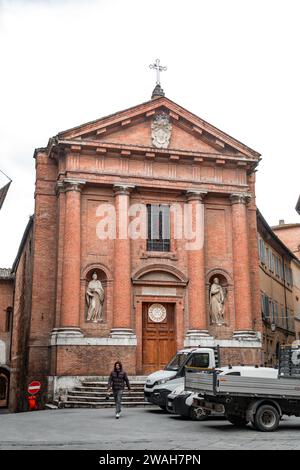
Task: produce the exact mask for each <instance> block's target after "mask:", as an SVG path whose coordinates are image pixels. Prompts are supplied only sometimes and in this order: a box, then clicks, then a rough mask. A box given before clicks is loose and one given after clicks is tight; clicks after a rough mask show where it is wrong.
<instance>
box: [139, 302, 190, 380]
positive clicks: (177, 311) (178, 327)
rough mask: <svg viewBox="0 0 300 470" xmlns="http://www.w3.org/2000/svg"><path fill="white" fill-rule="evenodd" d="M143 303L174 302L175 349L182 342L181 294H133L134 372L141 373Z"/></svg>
mask: <svg viewBox="0 0 300 470" xmlns="http://www.w3.org/2000/svg"><path fill="white" fill-rule="evenodd" d="M143 303H153V304H154V303H161V304H164V303H166V304H174V316H175V319H174V320H175V322H174V324H175V342H176V349H177V350H178V349H182V348H183V342H184V301H183V296H174V297H173V296H172V297H164V296H154V295H153V296H152V295H147V296H144V295H136V296H135V302H134V305H135V331H136V336H137V348H136V373H137V374H138V375H143V362H142V361H143Z"/></svg>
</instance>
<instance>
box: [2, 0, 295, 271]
mask: <svg viewBox="0 0 300 470" xmlns="http://www.w3.org/2000/svg"><path fill="white" fill-rule="evenodd" d="M299 18H300V2H299V0H285V1H278V0H249V1H248V0H243V1H241V0H209V1H208V0H206V1H204V0H185V1H183V0H85V1H84V0H0V60H1V62H0V64H1V74H0V107H1V108H0V109H1V111H0V169H1V170H3V171H5V172H6V173H7V174H8V175H9V176H10V177H11V178H12V179H13V183H12V185H11V188H10V191H9V193H8V196H7V199H6V201H5V203H4V205H3V208H2V210H1V211H0V224H1V225H0V226H1V232H0V266H1V267H9V266H11V264H12V262H13V260H14V258H15V255H16V253H17V249H18V246H19V243H20V240H21V237H22V234H23V231H24V229H25V226H26V223H27V221H28V217H29V215H30V214H32V213H33V208H34V199H33V192H34V179H35V170H34V160H33V152H34V149H35V148H36V147H43V146H45V145H46V144H47V142H48V138H49V137H51V136H53V135H56V134H57V133H58V132H59V131H62V130H64V129H68V128H70V127H73V126H76V125H79V124H82V123H84V122H87V121H90V120H94V119H97V118H100V117H101V116H105V115H107V114H111V113H113V112H115V111H119V110H122V109H125V108H127V107H130V106H134V105H136V104H138V103H142V102H144V101H147V100H148V99H150V97H151V92H152V89H153V88H154V85H155V73H154V72H153V71H151V70H150V69H149V64H150V63H152V62H153V61H154V60H155V59H156V58H160V59H161V63H162V64H163V65H167V67H168V70H167V72H164V73H163V74H162V86H163V89H164V90H165V93H166V96H167V97H168V98H170V99H171V100H173V101H175V102H176V103H178V104H180V105H182V106H183V107H185V108H187V109H188V110H190V111H191V112H193V113H195V114H197V115H198V116H200V117H201V118H203V119H205V120H207V121H208V122H210V123H211V124H213V125H215V126H216V127H218V128H220V129H222V130H223V131H225V132H227V133H228V134H230V135H232V136H233V137H235V138H236V139H238V140H240V141H242V142H243V143H245V144H246V145H248V146H250V147H252V148H253V149H255V150H257V151H258V152H260V153H261V154H262V157H263V160H262V161H261V163H260V165H259V167H258V172H257V204H258V207H259V209H260V210H261V212H262V213H263V215H264V216H265V218H266V219H267V221H268V222H269V224H270V225H273V224H277V222H278V220H279V219H285V221H286V222H300V218H299V216H298V214H297V213H296V211H295V205H296V202H297V199H298V196H299V194H300V184H299V176H300V171H299V170H300V165H299V147H298V144H297V142H298V139H299V125H300V123H299V112H300V98H299V88H300V67H299V62H300V57H299V46H300V28H299ZM2 183H3V184H4V183H5V178H4V177H2V176H1V175H0V184H1V185H2Z"/></svg>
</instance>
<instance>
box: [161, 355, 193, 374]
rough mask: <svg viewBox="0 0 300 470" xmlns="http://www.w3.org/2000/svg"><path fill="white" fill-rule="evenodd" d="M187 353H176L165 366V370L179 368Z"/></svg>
mask: <svg viewBox="0 0 300 470" xmlns="http://www.w3.org/2000/svg"><path fill="white" fill-rule="evenodd" d="M187 355H188V353H180V354H176V356H174V357H173V358H172V359H171V361H170V362H169V364H168V365H167V366H166V367H165V370H179V369H180V368H181V367H182V366H183V364H184V363H185V361H186V356H187Z"/></svg>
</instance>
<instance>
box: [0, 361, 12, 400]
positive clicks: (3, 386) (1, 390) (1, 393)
mask: <svg viewBox="0 0 300 470" xmlns="http://www.w3.org/2000/svg"><path fill="white" fill-rule="evenodd" d="M9 380H10V372H9V370H8V368H6V367H0V408H7V406H8V398H9Z"/></svg>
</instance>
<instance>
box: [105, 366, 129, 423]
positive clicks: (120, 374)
mask: <svg viewBox="0 0 300 470" xmlns="http://www.w3.org/2000/svg"><path fill="white" fill-rule="evenodd" d="M125 385H126V386H127V388H128V390H130V384H129V380H128V377H127V374H126V372H125V371H123V366H122V363H121V362H120V361H117V362H115V365H114V370H113V371H112V372H111V373H110V376H109V380H108V387H107V392H108V393H109V391H110V389H112V391H113V395H114V399H115V404H116V418H117V419H119V417H120V413H121V406H122V395H123V391H124V388H125Z"/></svg>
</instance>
